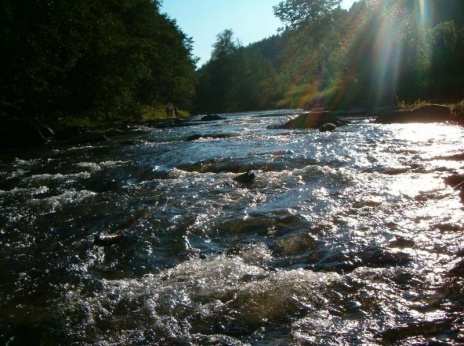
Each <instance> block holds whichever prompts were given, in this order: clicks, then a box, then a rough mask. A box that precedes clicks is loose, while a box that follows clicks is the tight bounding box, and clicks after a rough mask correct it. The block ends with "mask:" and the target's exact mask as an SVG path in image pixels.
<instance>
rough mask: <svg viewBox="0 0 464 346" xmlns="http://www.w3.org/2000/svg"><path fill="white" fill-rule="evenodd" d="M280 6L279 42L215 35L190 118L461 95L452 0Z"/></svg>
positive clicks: (463, 72)
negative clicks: (246, 42)
mask: <svg viewBox="0 0 464 346" xmlns="http://www.w3.org/2000/svg"><path fill="white" fill-rule="evenodd" d="M340 3H341V1H339V0H286V1H283V2H281V3H280V4H279V5H278V6H276V7H275V8H274V12H275V14H276V16H278V17H279V18H280V19H281V20H282V23H283V28H282V32H281V33H280V34H279V35H276V36H274V37H271V38H269V39H266V40H263V41H261V42H258V43H255V44H252V45H249V46H247V47H241V46H240V45H239V44H238V43H237V42H236V41H235V40H234V38H233V33H232V32H231V31H229V30H226V31H225V32H223V33H221V34H219V35H218V40H217V43H216V45H215V49H214V52H213V55H212V57H211V60H210V61H209V62H208V63H207V64H206V65H205V66H203V67H202V68H201V69H200V71H199V87H198V93H197V98H196V108H197V110H198V111H205V112H219V111H243V110H253V109H266V108H280V107H325V108H331V109H340V108H353V107H369V108H371V107H378V106H385V105H392V104H395V103H397V102H398V101H407V102H409V101H415V100H417V99H427V100H433V101H454V100H457V99H461V98H463V97H464V69H463V68H462V62H463V61H464V2H463V1H462V0H446V1H441V0H423V1H409V0H389V1H387V0H361V1H358V2H356V3H355V4H354V5H353V7H352V8H351V9H350V10H343V9H341V8H340Z"/></svg>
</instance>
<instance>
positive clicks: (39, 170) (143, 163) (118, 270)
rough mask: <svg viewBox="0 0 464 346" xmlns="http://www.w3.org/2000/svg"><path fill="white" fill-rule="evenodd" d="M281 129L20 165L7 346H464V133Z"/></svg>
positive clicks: (201, 135)
mask: <svg viewBox="0 0 464 346" xmlns="http://www.w3.org/2000/svg"><path fill="white" fill-rule="evenodd" d="M278 114H280V113H271V114H262V113H261V114H242V115H236V116H227V118H226V120H224V121H219V122H214V123H200V122H198V123H196V125H194V126H188V127H182V128H173V129H149V128H142V129H138V130H137V131H133V132H130V133H128V134H127V135H126V136H121V137H120V138H117V139H114V140H112V141H111V142H108V143H104V144H102V145H97V146H81V147H55V148H50V149H44V150H41V151H39V152H35V153H29V154H22V155H20V156H19V157H14V158H11V157H5V158H4V159H3V160H2V161H1V163H0V208H1V210H0V249H1V258H0V261H1V262H0V279H1V281H0V343H2V344H8V345H16V344H25V345H33V344H42V345H54V344H63V345H244V344H251V345H317V344H322V345H343V344H364V345H365V344H374V345H375V344H389V343H394V344H401V345H402V344H404V345H410V344H460V343H464V324H463V323H462V318H461V315H462V312H463V306H464V304H463V298H462V293H463V292H464V290H463V288H462V287H463V285H461V284H460V282H459V278H456V277H454V278H452V277H450V275H449V271H450V269H451V268H453V266H454V265H455V264H456V261H458V260H459V256H462V254H463V252H462V248H463V239H464V235H463V231H462V230H463V215H464V212H463V208H462V204H461V202H460V199H459V196H458V193H457V192H455V191H454V190H453V189H451V188H450V187H447V186H446V185H445V184H444V182H443V178H444V177H446V176H448V175H450V173H451V172H455V171H459V170H460V169H462V168H464V167H463V163H462V162H457V161H451V160H438V159H435V160H432V158H434V157H437V156H442V155H448V154H456V153H459V152H461V150H462V148H463V146H462V139H463V136H464V129H463V128H460V127H455V126H451V125H436V124H428V125H418V124H411V125H375V124H370V123H369V122H367V121H364V122H359V123H356V124H352V125H349V126H346V127H343V128H340V129H339V130H338V131H337V132H335V133H319V132H317V131H288V130H269V129H267V127H268V126H269V125H272V124H275V123H276V122H277V123H278V122H282V121H283V120H284V119H285V116H281V117H275V115H278ZM266 115H274V116H273V117H266ZM248 169H253V170H255V171H256V173H257V180H256V182H255V183H254V184H252V185H248V186H247V185H241V184H239V183H237V182H235V181H234V180H233V178H234V177H235V176H236V173H238V172H245V171H246V170H248ZM101 232H103V233H105V232H106V233H116V232H122V233H123V234H124V240H123V241H122V242H120V243H119V244H116V245H113V246H110V247H98V246H95V245H94V238H95V236H96V235H97V234H99V233H101Z"/></svg>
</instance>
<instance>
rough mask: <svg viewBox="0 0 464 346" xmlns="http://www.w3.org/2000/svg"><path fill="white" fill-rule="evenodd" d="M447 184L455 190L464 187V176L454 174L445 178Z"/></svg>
mask: <svg viewBox="0 0 464 346" xmlns="http://www.w3.org/2000/svg"><path fill="white" fill-rule="evenodd" d="M445 183H446V184H447V185H449V186H451V187H453V188H458V187H460V186H464V175H462V174H454V175H451V176H449V177H447V178H445Z"/></svg>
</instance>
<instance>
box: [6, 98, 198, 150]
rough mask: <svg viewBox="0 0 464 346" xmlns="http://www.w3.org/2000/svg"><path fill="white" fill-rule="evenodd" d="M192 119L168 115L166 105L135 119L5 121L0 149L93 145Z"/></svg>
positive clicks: (181, 114) (183, 114) (183, 113)
mask: <svg viewBox="0 0 464 346" xmlns="http://www.w3.org/2000/svg"><path fill="white" fill-rule="evenodd" d="M189 117H190V113H189V112H188V111H184V110H179V111H176V115H173V114H168V111H167V107H166V106H165V105H159V106H144V107H142V108H141V110H140V114H138V115H137V116H133V117H127V118H121V117H116V118H114V117H101V116H68V117H58V118H56V119H52V120H44V121H43V120H42V121H40V120H31V119H19V118H5V119H3V120H2V127H1V128H0V145H1V146H2V148H3V149H4V150H5V149H6V150H17V149H21V148H31V147H36V146H41V145H45V144H47V143H51V142H58V143H61V144H91V143H98V142H104V141H107V140H108V139H110V138H112V137H114V136H117V135H120V134H123V133H125V132H127V130H130V129H131V128H133V127H136V126H151V127H157V126H165V127H169V126H178V125H180V124H183V123H184V122H186V121H187V120H188V119H189Z"/></svg>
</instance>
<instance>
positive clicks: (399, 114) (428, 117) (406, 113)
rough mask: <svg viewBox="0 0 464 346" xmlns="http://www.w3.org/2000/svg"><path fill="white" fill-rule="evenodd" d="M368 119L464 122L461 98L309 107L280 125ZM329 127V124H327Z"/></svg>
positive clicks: (316, 125) (306, 126) (308, 125)
mask: <svg viewBox="0 0 464 346" xmlns="http://www.w3.org/2000/svg"><path fill="white" fill-rule="evenodd" d="M362 118H371V119H373V120H374V121H375V122H377V123H381V124H405V123H453V124H458V125H464V101H461V102H457V103H453V104H433V103H429V102H420V103H415V104H410V105H408V104H403V105H400V106H399V107H396V108H393V107H385V108H378V109H374V110H366V109H358V110H346V111H343V110H335V111H327V110H324V109H311V110H309V111H307V112H305V113H303V114H300V115H299V116H298V117H296V118H294V119H291V120H289V121H288V122H286V123H285V124H283V125H281V126H279V128H282V129H320V130H321V131H325V129H327V128H329V129H330V130H334V129H335V128H336V127H337V126H344V125H346V124H347V122H348V121H349V120H352V119H362ZM327 126H328V127H327Z"/></svg>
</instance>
